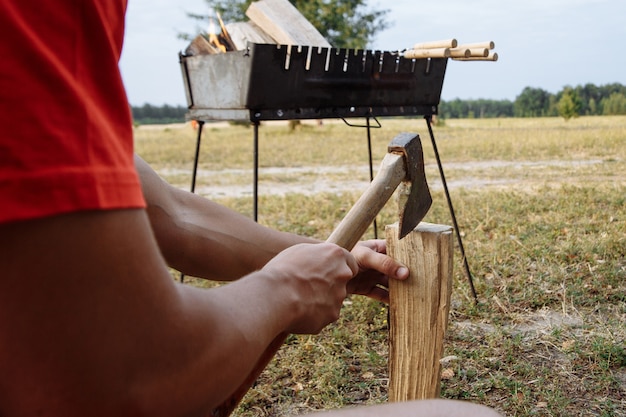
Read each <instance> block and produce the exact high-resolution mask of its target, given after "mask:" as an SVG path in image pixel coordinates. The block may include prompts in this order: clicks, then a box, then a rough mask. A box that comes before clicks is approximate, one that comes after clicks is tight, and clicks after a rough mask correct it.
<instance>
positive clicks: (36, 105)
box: [0, 0, 145, 223]
mask: <svg viewBox="0 0 626 417" xmlns="http://www.w3.org/2000/svg"><path fill="white" fill-rule="evenodd" d="M125 11H126V0H39V1H37V2H35V3H33V2H29V1H24V0H0V35H1V36H0V57H1V58H0V223H1V222H8V221H15V220H24V219H33V218H38V217H44V216H51V215H56V214H61V213H68V212H74V211H79V210H93V209H114V208H138V207H144V206H145V202H144V199H143V196H142V193H141V187H140V182H139V179H138V176H137V173H136V171H135V168H134V163H133V138H132V121H131V115H130V108H129V104H128V100H127V97H126V93H125V91H124V87H123V84H122V79H121V75H120V72H119V68H118V61H119V58H120V54H121V50H122V42H123V36H124V16H125Z"/></svg>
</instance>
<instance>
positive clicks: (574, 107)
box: [558, 87, 582, 121]
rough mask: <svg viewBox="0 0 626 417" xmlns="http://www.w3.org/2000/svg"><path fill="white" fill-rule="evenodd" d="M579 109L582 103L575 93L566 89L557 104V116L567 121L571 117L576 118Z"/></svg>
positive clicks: (569, 88) (570, 89)
mask: <svg viewBox="0 0 626 417" xmlns="http://www.w3.org/2000/svg"><path fill="white" fill-rule="evenodd" d="M581 108H582V103H581V101H580V97H578V94H577V93H576V91H575V90H574V89H572V88H571V87H566V88H565V89H564V90H563V94H562V96H561V99H560V100H559V104H558V109H559V116H561V117H562V118H564V119H565V120H566V121H567V120H569V119H571V118H572V117H578V116H579V115H580V110H581Z"/></svg>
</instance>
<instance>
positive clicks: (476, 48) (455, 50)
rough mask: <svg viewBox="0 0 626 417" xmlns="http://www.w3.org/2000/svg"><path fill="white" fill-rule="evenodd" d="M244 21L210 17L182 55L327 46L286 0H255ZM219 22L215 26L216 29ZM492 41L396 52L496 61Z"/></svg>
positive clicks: (409, 55) (432, 44) (437, 43)
mask: <svg viewBox="0 0 626 417" xmlns="http://www.w3.org/2000/svg"><path fill="white" fill-rule="evenodd" d="M246 16H247V17H248V18H249V19H250V20H249V21H246V22H233V23H228V24H224V22H223V21H222V18H221V17H220V15H219V14H217V21H218V24H215V22H214V20H213V18H212V17H211V18H210V19H211V20H210V24H209V30H208V32H207V33H202V34H200V35H198V36H196V37H195V38H194V39H193V41H192V42H191V44H189V46H188V47H187V50H186V51H185V54H186V55H204V54H219V53H223V52H229V51H238V50H243V49H246V46H247V44H248V42H251V43H265V44H267V43H275V44H279V45H303V46H315V47H324V48H330V47H331V45H330V44H329V43H328V41H327V40H326V39H325V38H324V37H323V36H322V35H321V34H320V33H319V32H318V30H317V29H315V27H314V26H313V25H312V24H311V23H310V22H309V21H308V20H307V19H306V18H305V17H304V16H303V15H302V14H301V13H300V12H299V11H298V9H296V8H295V7H294V6H293V5H292V4H291V3H290V2H289V0H259V1H255V2H252V3H251V4H250V6H249V7H248V9H247V10H246ZM218 26H219V30H217V28H218ZM494 47H495V44H494V43H493V42H492V41H489V42H478V43H469V44H463V45H459V44H458V42H457V40H456V39H447V40H443V41H434V42H422V43H418V44H415V45H414V46H413V47H412V48H409V49H405V50H403V51H401V52H398V53H399V54H400V55H402V56H404V57H405V58H409V59H414V58H452V59H454V60H459V61H497V60H498V54H497V53H495V52H494V51H493V49H494Z"/></svg>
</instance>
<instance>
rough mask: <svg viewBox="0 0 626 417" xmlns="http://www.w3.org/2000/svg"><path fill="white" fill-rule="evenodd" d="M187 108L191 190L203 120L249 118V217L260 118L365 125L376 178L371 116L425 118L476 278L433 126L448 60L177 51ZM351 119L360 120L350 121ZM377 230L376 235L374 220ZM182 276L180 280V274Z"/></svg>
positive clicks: (256, 47) (305, 50) (264, 47)
mask: <svg viewBox="0 0 626 417" xmlns="http://www.w3.org/2000/svg"><path fill="white" fill-rule="evenodd" d="M179 61H180V65H181V70H182V75H183V81H184V85H185V92H186V96H187V103H188V106H189V112H188V114H187V118H188V119H189V120H196V121H198V122H199V127H198V136H197V143H196V154H195V158H194V166H193V174H192V185H191V191H192V192H194V190H195V183H196V176H197V168H198V158H199V152H200V141H201V136H202V130H203V125H204V122H205V121H211V120H230V121H235V120H239V121H250V122H252V123H253V125H254V149H253V152H254V178H253V182H254V184H253V199H254V201H253V217H254V220H255V221H257V220H258V170H259V125H260V122H261V121H264V120H303V119H327V118H334V119H338V118H340V119H343V120H344V122H346V124H348V125H349V126H357V127H363V128H366V131H367V147H368V156H369V158H368V159H369V172H370V180H372V179H373V166H372V145H371V129H372V128H373V126H372V125H371V120H372V119H373V120H374V121H376V126H374V127H375V128H379V127H381V126H380V123H378V120H377V119H376V117H383V116H424V117H425V119H426V123H427V126H428V130H429V133H430V137H431V141H432V144H433V148H434V150H435V155H436V158H437V165H438V167H439V173H440V176H441V180H442V183H443V184H444V191H445V194H446V199H447V202H448V207H449V209H450V214H451V216H452V220H453V224H454V228H455V230H456V234H457V238H458V243H459V247H460V249H461V255H462V259H463V262H464V271H465V275H466V277H467V279H468V281H469V283H470V288H471V291H472V295H473V297H474V300H475V302H477V296H476V292H475V290H474V285H473V280H472V276H471V272H470V270H469V265H468V263H467V258H466V256H465V251H464V249H463V243H462V240H461V236H460V231H459V228H458V224H457V221H456V216H455V214H454V209H453V206H452V201H451V199H450V194H449V192H448V189H447V185H446V181H445V176H444V172H443V166H442V164H441V160H440V158H439V153H438V151H437V148H436V141H435V137H434V134H433V131H432V127H431V119H432V116H433V115H435V114H437V110H438V105H439V102H440V97H441V90H442V87H443V80H444V75H445V70H446V66H447V58H423V59H406V58H403V57H402V56H400V55H399V54H397V53H393V52H381V51H370V50H352V49H336V48H317V47H313V48H311V47H307V46H300V47H296V46H294V47H291V46H285V45H274V44H254V43H249V44H248V47H247V48H246V49H245V50H243V51H237V52H228V53H223V54H215V55H197V56H185V55H182V54H181V55H179ZM349 118H365V120H366V124H365V125H364V126H362V125H354V124H350V123H349V122H347V121H346V119H349ZM374 233H375V236H376V237H377V236H378V233H377V227H376V223H375V224H374ZM182 278H183V277H182V276H181V280H182Z"/></svg>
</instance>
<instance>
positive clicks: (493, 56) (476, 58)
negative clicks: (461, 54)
mask: <svg viewBox="0 0 626 417" xmlns="http://www.w3.org/2000/svg"><path fill="white" fill-rule="evenodd" d="M452 59H453V60H455V61H497V60H498V53H497V52H492V53H490V54H489V55H488V56H486V57H482V56H470V57H469V58H452Z"/></svg>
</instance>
